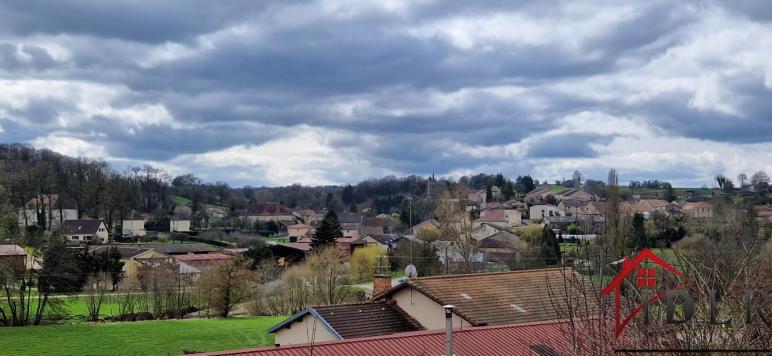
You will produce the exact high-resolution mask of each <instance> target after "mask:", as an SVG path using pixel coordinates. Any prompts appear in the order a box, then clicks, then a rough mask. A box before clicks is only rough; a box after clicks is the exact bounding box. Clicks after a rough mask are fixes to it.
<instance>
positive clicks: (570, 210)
mask: <svg viewBox="0 0 772 356" xmlns="http://www.w3.org/2000/svg"><path fill="white" fill-rule="evenodd" d="M585 205H587V203H586V202H583V201H581V200H579V199H563V200H561V201H560V202H559V203H558V209H561V210H563V211H565V212H566V215H572V216H575V215H579V214H580V212H581V211H582V208H583V207H584V206H585Z"/></svg>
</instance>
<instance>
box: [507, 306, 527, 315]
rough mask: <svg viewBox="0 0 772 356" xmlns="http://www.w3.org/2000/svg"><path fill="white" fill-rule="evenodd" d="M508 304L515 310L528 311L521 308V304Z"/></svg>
mask: <svg viewBox="0 0 772 356" xmlns="http://www.w3.org/2000/svg"><path fill="white" fill-rule="evenodd" d="M510 305H512V309H515V310H517V311H519V312H521V313H527V312H528V311H527V310H525V308H523V307H521V306H519V305H517V304H510Z"/></svg>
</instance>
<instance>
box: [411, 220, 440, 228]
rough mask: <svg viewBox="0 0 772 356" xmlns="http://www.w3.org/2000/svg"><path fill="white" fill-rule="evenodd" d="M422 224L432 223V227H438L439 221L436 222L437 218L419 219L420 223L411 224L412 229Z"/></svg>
mask: <svg viewBox="0 0 772 356" xmlns="http://www.w3.org/2000/svg"><path fill="white" fill-rule="evenodd" d="M424 225H432V226H434V227H440V223H439V222H437V220H434V219H433V218H432V219H427V220H424V221H421V222H420V223H418V224H415V225H413V229H415V228H418V227H421V226H424Z"/></svg>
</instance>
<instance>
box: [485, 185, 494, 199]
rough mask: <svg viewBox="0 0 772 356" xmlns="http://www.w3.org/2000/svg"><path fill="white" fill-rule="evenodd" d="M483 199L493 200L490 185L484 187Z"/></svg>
mask: <svg viewBox="0 0 772 356" xmlns="http://www.w3.org/2000/svg"><path fill="white" fill-rule="evenodd" d="M485 201H488V202H490V201H493V188H492V187H491V186H490V185H489V186H487V187H485Z"/></svg>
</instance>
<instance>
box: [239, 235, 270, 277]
mask: <svg viewBox="0 0 772 356" xmlns="http://www.w3.org/2000/svg"><path fill="white" fill-rule="evenodd" d="M254 241H255V242H254V245H253V246H251V247H250V248H249V249H248V250H247V252H245V253H244V256H245V257H246V258H247V260H248V262H249V269H251V270H253V271H254V270H256V269H257V267H258V266H259V265H260V264H262V263H263V262H264V261H266V260H270V259H271V258H272V257H273V253H272V252H271V249H270V247H269V246H268V244H266V243H265V242H263V240H260V239H257V240H254Z"/></svg>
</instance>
